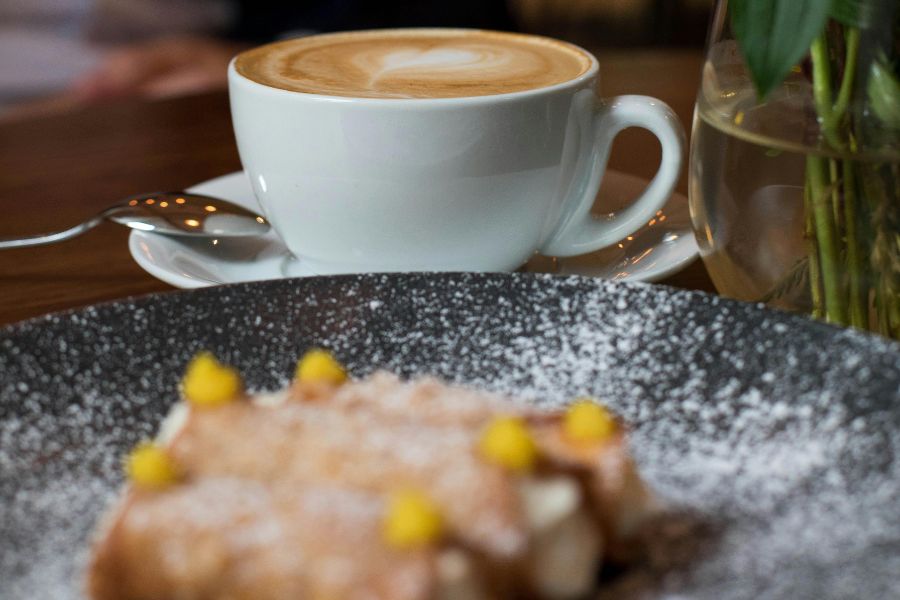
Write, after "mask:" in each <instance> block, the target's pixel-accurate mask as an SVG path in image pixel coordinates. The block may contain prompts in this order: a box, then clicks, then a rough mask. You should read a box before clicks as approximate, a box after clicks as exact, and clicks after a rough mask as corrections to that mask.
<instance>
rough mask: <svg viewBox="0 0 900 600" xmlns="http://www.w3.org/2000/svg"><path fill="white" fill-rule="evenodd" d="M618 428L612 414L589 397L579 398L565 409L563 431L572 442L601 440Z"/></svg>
mask: <svg viewBox="0 0 900 600" xmlns="http://www.w3.org/2000/svg"><path fill="white" fill-rule="evenodd" d="M617 429H618V425H617V424H616V420H615V418H614V417H613V415H612V414H611V413H610V412H609V411H608V410H607V409H606V408H605V407H604V406H602V405H600V404H597V403H596V402H594V401H593V400H591V399H590V398H579V399H577V400H576V401H575V403H574V404H572V405H571V406H570V407H569V409H568V410H567V411H566V416H565V419H564V421H563V431H564V432H565V434H566V437H568V438H569V439H570V440H572V441H574V442H602V441H604V440H606V439H608V438H609V437H610V436H611V435H613V434H614V433H615V432H616V430H617Z"/></svg>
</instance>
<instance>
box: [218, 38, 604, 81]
mask: <svg viewBox="0 0 900 600" xmlns="http://www.w3.org/2000/svg"><path fill="white" fill-rule="evenodd" d="M590 67H591V59H590V57H589V56H588V55H587V54H586V53H584V52H582V51H581V50H579V49H578V48H575V47H574V46H570V45H568V44H566V43H564V42H558V41H556V40H551V39H548V38H542V37H537V36H530V35H520V34H512V33H500V32H492V31H477V30H440V29H395V30H377V31H362V32H350V33H337V34H326V35H316V36H311V37H307V38H299V39H295V40H288V41H284V42H276V43H274V44H268V45H266V46H261V47H259V48H254V49H252V50H249V51H247V52H244V53H242V54H241V55H239V56H238V58H237V59H236V61H235V69H236V70H237V72H238V73H240V74H241V75H243V76H244V77H246V78H248V79H250V80H252V81H256V82H257V83H261V84H263V85H266V86H270V87H274V88H280V89H284V90H288V91H294V92H305V93H309V94H323V95H327V96H345V97H357V98H360V97H361V98H459V97H466V96H489V95H495V94H507V93H512V92H520V91H525V90H531V89H537V88H543V87H549V86H553V85H556V84H559V83H563V82H566V81H569V80H571V79H574V78H576V77H578V76H579V75H581V74H583V73H585V72H587V71H588V70H589V69H590Z"/></svg>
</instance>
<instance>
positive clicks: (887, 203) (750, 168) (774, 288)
mask: <svg viewBox="0 0 900 600" xmlns="http://www.w3.org/2000/svg"><path fill="white" fill-rule="evenodd" d="M863 4H866V9H867V10H869V11H870V13H869V14H870V15H871V16H872V18H870V19H869V20H868V22H867V24H866V25H865V26H859V27H850V26H847V25H845V24H843V23H840V22H837V21H829V23H828V25H827V26H826V28H825V31H824V33H823V34H822V35H821V36H819V37H818V38H817V39H816V41H815V42H814V43H813V45H812V46H811V47H810V52H809V54H808V55H807V56H806V57H805V58H803V59H802V60H801V61H800V62H798V64H796V65H795V66H794V67H793V68H792V69H791V71H790V73H789V74H788V76H787V77H786V78H785V80H784V81H783V82H782V83H781V84H780V85H779V86H778V87H777V88H776V89H775V90H774V91H772V92H770V93H769V94H767V95H766V97H765V98H764V99H761V98H760V97H759V96H758V94H757V91H756V89H755V88H754V86H753V83H752V79H751V76H750V73H749V70H748V68H747V66H746V63H745V60H744V56H743V55H742V52H741V48H740V46H739V44H738V43H737V41H736V40H735V36H734V35H733V32H732V26H731V19H730V14H729V7H728V1H727V0H719V1H718V3H717V6H716V9H715V13H714V16H713V19H712V23H711V30H710V34H709V40H708V43H707V49H706V60H705V63H704V67H703V76H702V83H701V87H700V90H699V93H698V97H697V104H696V108H695V112H694V124H693V135H692V144H691V157H690V183H689V195H690V205H691V218H692V221H693V226H694V229H695V233H696V236H697V239H698V243H699V245H700V250H701V256H702V258H703V260H704V263H705V265H706V267H707V270H708V271H709V273H710V276H711V277H712V280H713V282H714V284H715V286H716V288H717V289H718V291H719V292H720V293H722V294H723V295H725V296H730V297H732V298H736V299H739V300H746V301H753V302H765V303H767V304H769V305H771V306H775V307H779V308H784V309H787V310H792V311H799V312H802V313H806V314H809V315H812V316H815V317H818V318H822V319H825V320H827V321H829V322H832V323H836V324H840V325H848V326H853V327H858V328H861V329H869V330H872V331H876V332H879V333H881V334H882V335H885V336H888V337H892V338H895V339H898V338H900V84H898V70H900V64H898V62H900V61H898V37H897V31H898V26H897V24H898V18H900V15H898V5H900V2H897V0H877V1H872V0H869V1H868V2H867V1H866V0H863Z"/></svg>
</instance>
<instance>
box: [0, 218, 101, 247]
mask: <svg viewBox="0 0 900 600" xmlns="http://www.w3.org/2000/svg"><path fill="white" fill-rule="evenodd" d="M104 218H105V217H104V216H103V215H99V216H96V217H94V218H93V219H90V220H88V221H85V222H84V223H81V224H80V225H76V226H75V227H70V228H69V229H65V230H63V231H57V232H56V233H42V234H40V235H31V236H27V237H16V238H0V250H6V249H8V248H28V247H29V246H43V245H44V244H52V243H54V242H61V241H63V240H67V239H69V238H73V237H76V236H79V235H81V234H82V233H84V232H86V231H88V230H89V229H93V228H94V227H96V226H97V225H99V224H100V223H102V222H103V221H104Z"/></svg>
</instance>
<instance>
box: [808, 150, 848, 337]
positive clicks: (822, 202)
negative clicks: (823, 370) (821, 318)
mask: <svg viewBox="0 0 900 600" xmlns="http://www.w3.org/2000/svg"><path fill="white" fill-rule="evenodd" d="M806 176H807V185H808V186H809V201H810V204H811V205H812V211H811V214H812V219H813V227H814V229H815V232H816V238H815V239H816V242H817V243H816V245H817V246H818V255H819V268H820V269H821V274H822V288H823V290H824V292H825V318H826V320H828V321H829V322H830V323H846V322H847V310H846V305H845V302H844V298H843V297H842V294H841V285H840V280H841V264H840V253H839V252H838V247H837V243H838V240H837V236H836V235H835V228H834V220H833V218H832V217H833V213H832V210H831V202H829V201H828V200H829V196H830V190H829V189H828V188H829V187H830V185H831V182H830V180H829V175H828V159H826V158H822V157H819V156H812V155H810V156H807V157H806Z"/></svg>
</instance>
